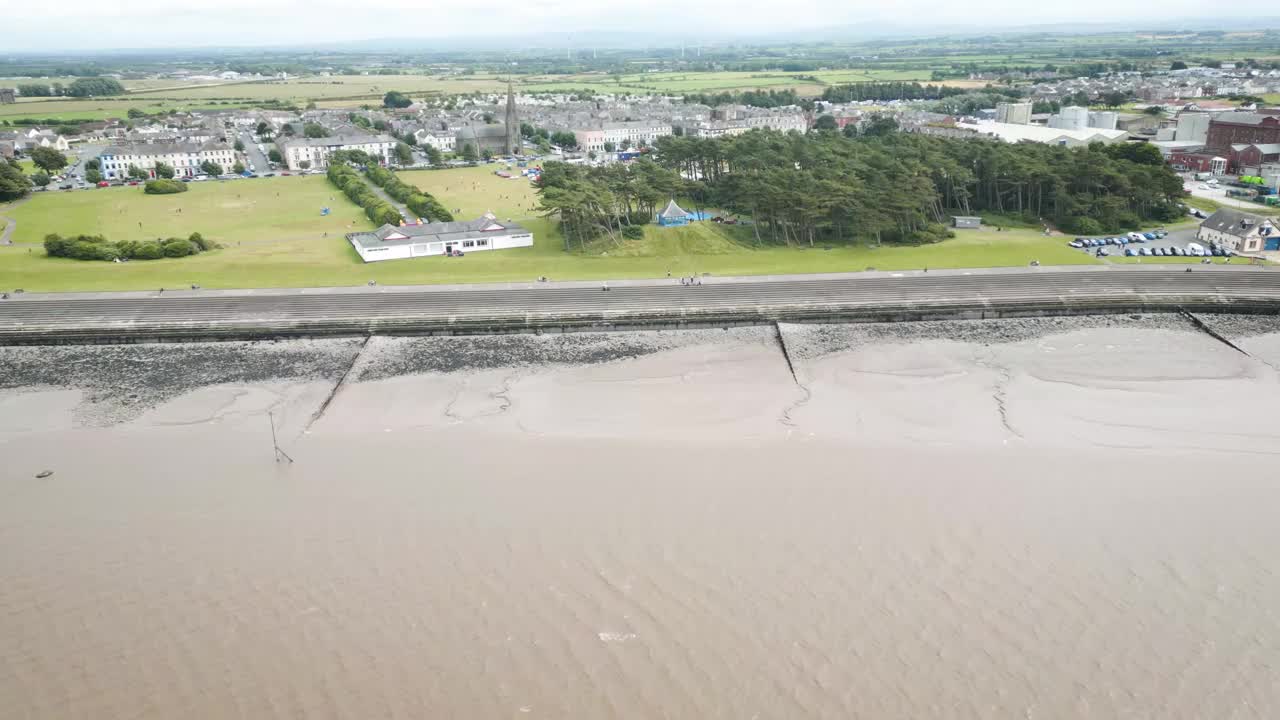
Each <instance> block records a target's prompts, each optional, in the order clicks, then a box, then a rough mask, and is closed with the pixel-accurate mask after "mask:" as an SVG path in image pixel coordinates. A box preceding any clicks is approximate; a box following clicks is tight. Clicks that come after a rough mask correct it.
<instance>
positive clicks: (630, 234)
mask: <svg viewBox="0 0 1280 720" xmlns="http://www.w3.org/2000/svg"><path fill="white" fill-rule="evenodd" d="M622 237H624V238H626V239H628V240H639V239H640V238H643V237H644V228H642V227H640V226H639V225H627V226H626V227H624V228H622Z"/></svg>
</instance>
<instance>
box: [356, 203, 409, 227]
mask: <svg viewBox="0 0 1280 720" xmlns="http://www.w3.org/2000/svg"><path fill="white" fill-rule="evenodd" d="M364 212H365V214H366V215H368V216H369V219H370V220H372V221H374V222H375V223H377V224H378V225H399V224H400V221H401V220H402V219H403V218H401V217H400V213H399V212H397V211H396V209H395V208H393V207H391V206H390V205H388V204H386V203H385V202H382V201H381V200H378V201H376V202H373V203H370V204H369V205H366V206H365V209H364Z"/></svg>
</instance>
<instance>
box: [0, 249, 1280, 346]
mask: <svg viewBox="0 0 1280 720" xmlns="http://www.w3.org/2000/svg"><path fill="white" fill-rule="evenodd" d="M609 288H610V289H609V290H608V291H604V290H603V286H602V285H601V284H597V283H531V284H519V285H475V286H452V287H389V288H379V287H356V288H331V289H308V290H245V291H229V290H228V291H201V290H186V291H177V292H175V291H172V290H170V291H160V292H145V293H97V294H79V295H58V294H48V295H35V294H15V295H12V296H11V297H10V299H8V300H3V301H0V344H5V343H22V342H34V343H39V342H49V341H54V340H64V341H68V340H77V339H79V340H90V339H92V340H117V341H118V340H125V339H134V340H147V339H164V338H172V339H183V338H188V339H189V338H197V337H205V338H210V337H251V336H259V335H265V336H287V335H319V334H363V333H397V332H436V333H439V332H443V333H452V332H495V331H498V332H500V331H510V330H530V329H538V328H543V329H551V330H559V329H591V328H597V329H603V328H607V327H618V326H626V325H644V324H648V325H653V326H679V325H683V324H689V323H701V324H708V325H724V324H732V323H759V322H769V321H823V320H832V321H836V320H842V319H843V320H901V319H921V318H932V317H957V316H959V317H983V316H987V317H994V316H998V315H1001V314H1018V313H1021V314H1027V313H1036V312H1045V313H1048V314H1055V313H1056V314H1062V313H1089V312H1103V311H1119V310H1124V311H1140V310H1154V309H1165V310H1171V309H1177V308H1182V307H1186V308H1188V309H1192V310H1225V309H1231V308H1232V307H1234V308H1236V309H1240V310H1246V309H1247V310H1253V311H1271V312H1274V311H1275V310H1276V308H1280V272H1275V271H1271V270H1268V269H1265V268H1258V267H1248V266H1241V267H1238V268H1236V267H1222V266H1213V267H1196V268H1195V271H1194V272H1186V271H1185V269H1184V268H1177V269H1170V268H1168V267H1164V268H1158V267H1152V266H1129V267H1123V266H1111V267H1105V268H1096V267H1095V268H1065V267H1064V268H1022V269H1007V270H990V271H941V272H939V271H935V272H908V273H887V272H886V273H850V274H841V275H823V276H808V277H806V276H787V277H778V278H719V279H711V278H708V279H705V280H704V284H703V285H701V286H698V287H686V286H684V285H682V284H680V283H679V282H678V281H676V280H662V281H633V282H621V283H610V284H609Z"/></svg>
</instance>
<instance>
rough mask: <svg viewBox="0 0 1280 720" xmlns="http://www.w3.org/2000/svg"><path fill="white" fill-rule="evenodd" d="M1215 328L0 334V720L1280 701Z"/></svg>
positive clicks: (1237, 705) (1272, 478) (1261, 526)
mask: <svg viewBox="0 0 1280 720" xmlns="http://www.w3.org/2000/svg"><path fill="white" fill-rule="evenodd" d="M1211 320H1214V321H1215V322H1218V323H1219V325H1218V327H1219V329H1220V331H1221V332H1223V334H1224V335H1227V336H1228V337H1229V338H1231V339H1232V340H1233V342H1235V343H1236V344H1237V345H1238V346H1239V347H1240V348H1242V349H1243V350H1244V351H1245V352H1244V353H1242V352H1238V351H1237V350H1234V349H1232V348H1230V347H1228V346H1226V345H1224V344H1222V343H1220V342H1218V341H1216V340H1214V339H1212V338H1210V337H1208V336H1207V335H1205V334H1203V333H1199V332H1196V331H1194V329H1193V328H1191V327H1189V326H1187V325H1185V324H1184V323H1182V322H1181V321H1179V320H1175V319H1172V318H1135V319H1083V320H1062V321H1027V322H1021V323H938V324H919V325H912V326H804V327H800V326H783V327H782V328H780V329H778V330H775V329H773V328H758V329H741V330H733V331H697V332H686V333H661V334H645V333H628V334H619V335H576V336H557V337H518V338H488V339H478V338H471V339H466V338H464V339H385V338H375V339H374V340H372V341H370V342H369V343H368V344H367V345H362V344H361V342H359V341H313V342H298V343H273V344H226V345H216V346H194V345H193V346H163V347H135V348H40V349H0V363H3V364H0V368H3V369H0V386H3V387H4V388H5V389H3V390H0V458H3V460H2V461H0V468H2V469H0V497H2V498H3V502H0V582H2V584H0V717H4V718H172V717H218V718H220V717H249V718H275V717H308V718H312V717H319V718H326V717H331V718H352V717H359V718H368V717H403V718H436V717H440V718H464V717H465V718H506V717H517V718H524V717H551V718H653V717H672V718H717V717H723V718H752V717H758V718H795V717H824V718H848V717H870V718H896V717H911V718H917V717H937V718H945V717H956V718H970V717H999V718H1006V717H1019V718H1025V717H1031V718H1077V717H1108V718H1110V717H1143V718H1146V717H1160V718H1270V717H1276V716H1278V715H1280V609H1278V608H1280V576H1278V575H1277V562H1276V561H1275V560H1274V557H1273V556H1274V554H1275V548H1277V547H1280V523H1277V522H1276V516H1277V509H1280V473H1278V472H1277V471H1276V467H1277V462H1276V461H1277V457H1276V456H1277V454H1278V453H1280V436H1278V435H1277V433H1276V432H1275V430H1273V428H1274V418H1275V411H1274V408H1276V407H1278V406H1280V403H1277V401H1278V400H1280V383H1277V375H1276V369H1275V368H1276V366H1277V365H1280V334H1277V333H1276V332H1275V331H1276V328H1275V327H1272V326H1271V325H1268V324H1267V323H1266V322H1261V323H1258V322H1255V323H1254V324H1249V323H1246V322H1241V321H1234V320H1231V319H1229V318H1221V319H1211ZM779 337H781V338H782V340H783V341H784V342H785V345H786V347H787V350H788V353H787V355H786V356H784V354H783V353H782V352H781V349H780V348H781V346H780V345H779ZM787 356H789V358H790V361H791V368H794V375H793V373H792V369H791V368H789V367H788V362H787ZM347 368H351V370H350V372H349V373H347ZM344 373H346V381H345V382H344V383H343V385H342V387H341V388H340V389H339V390H338V392H337V393H336V394H334V395H333V396H332V398H331V399H330V400H329V402H328V404H327V406H326V405H325V402H326V399H329V395H330V393H331V391H332V390H333V387H334V384H335V383H336V382H337V381H338V379H339V378H341V377H343V375H344ZM322 406H324V410H323V412H318V411H319V409H320V408H321V407H322ZM268 412H270V413H271V415H272V418H273V419H274V423H275V425H276V432H277V437H278V439H279V443H280V445H281V447H282V448H283V449H284V451H285V452H287V453H288V454H289V455H290V456H292V457H293V459H294V461H295V462H293V463H292V464H290V463H287V462H284V463H277V462H275V461H274V459H273V449H272V439H271V421H269V420H268V418H267V413H268ZM45 469H49V470H53V471H54V474H53V475H51V476H49V477H46V478H43V479H37V478H36V477H35V474H36V473H38V472H40V471H41V470H45Z"/></svg>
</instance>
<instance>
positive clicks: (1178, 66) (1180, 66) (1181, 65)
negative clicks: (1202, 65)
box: [1169, 60, 1187, 70]
mask: <svg viewBox="0 0 1280 720" xmlns="http://www.w3.org/2000/svg"><path fill="white" fill-rule="evenodd" d="M1169 69H1170V70H1186V69H1187V64H1186V63H1185V62H1183V61H1181V60H1174V61H1173V63H1172V64H1171V65H1169Z"/></svg>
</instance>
